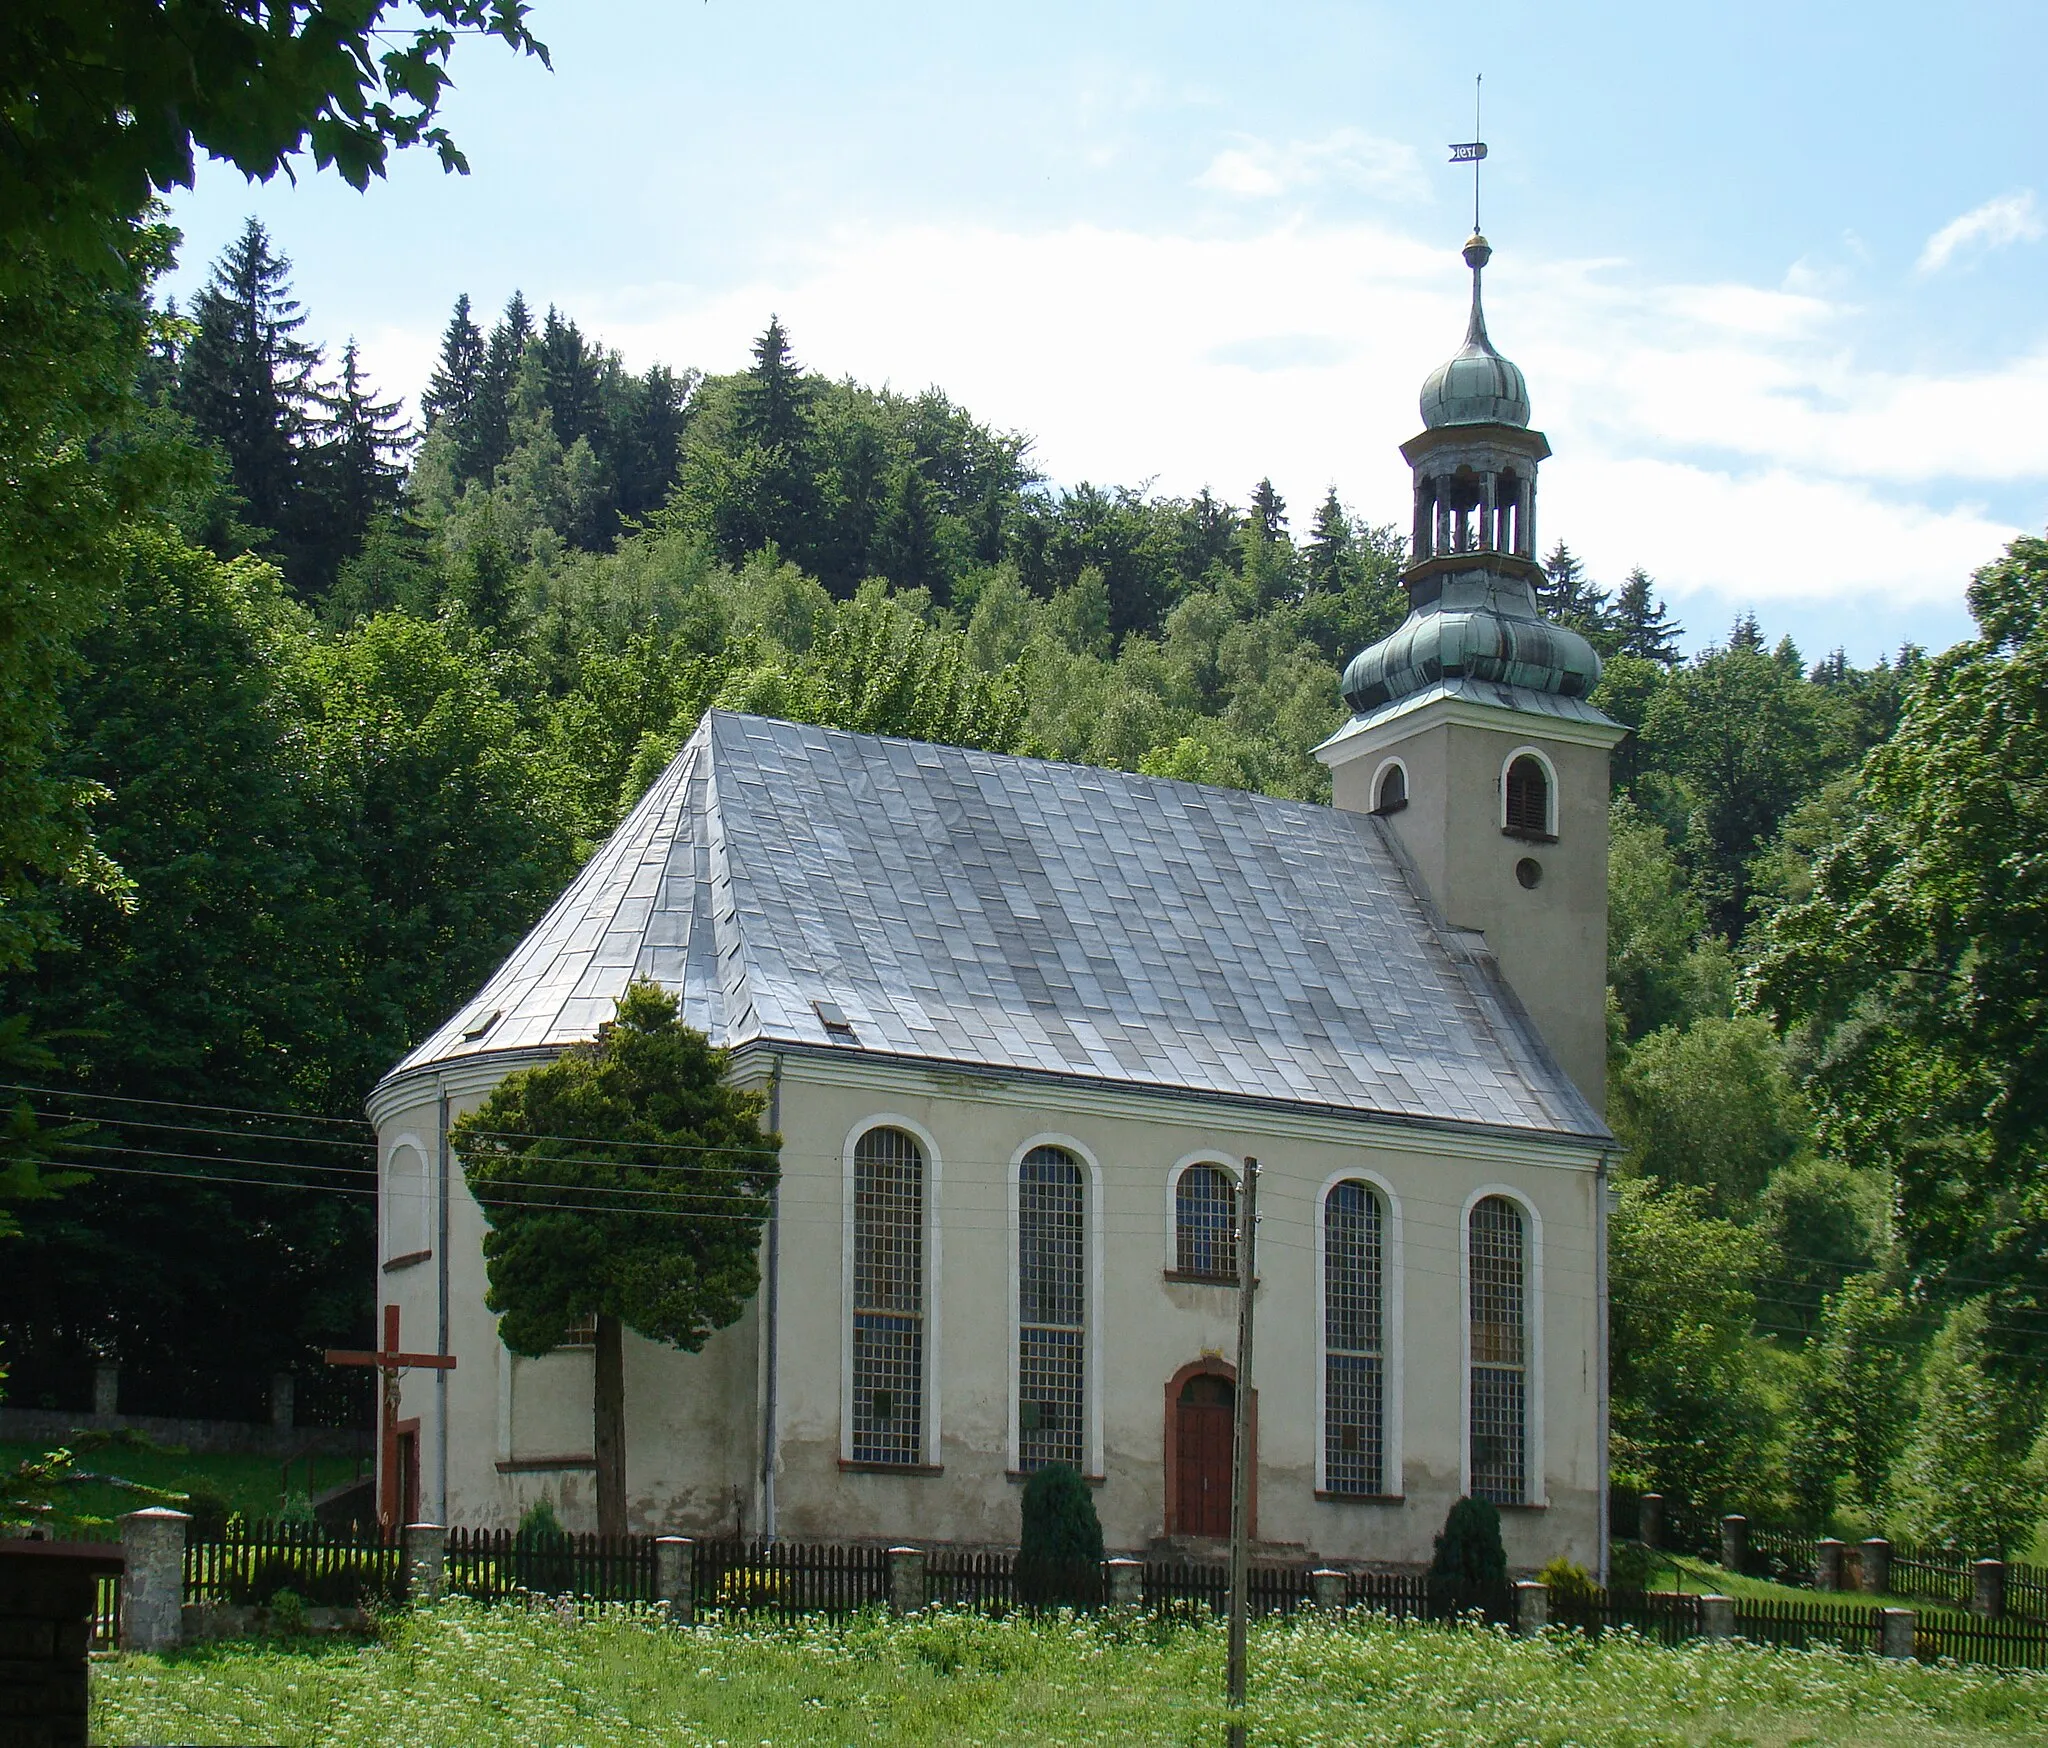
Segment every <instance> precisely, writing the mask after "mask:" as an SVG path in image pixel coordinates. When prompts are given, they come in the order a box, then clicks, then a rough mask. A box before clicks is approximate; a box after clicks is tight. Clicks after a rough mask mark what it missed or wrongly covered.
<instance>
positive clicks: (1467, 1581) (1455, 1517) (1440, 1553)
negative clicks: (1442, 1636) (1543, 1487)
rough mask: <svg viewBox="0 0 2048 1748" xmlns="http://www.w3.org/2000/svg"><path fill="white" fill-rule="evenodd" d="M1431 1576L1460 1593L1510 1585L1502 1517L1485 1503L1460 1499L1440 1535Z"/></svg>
mask: <svg viewBox="0 0 2048 1748" xmlns="http://www.w3.org/2000/svg"><path fill="white" fill-rule="evenodd" d="M1429 1575H1430V1577H1431V1578H1434V1579H1437V1580H1439V1581H1441V1582H1443V1583H1446V1584H1455V1585H1457V1586H1458V1587H1459V1588H1460V1589H1461V1590H1476V1589H1478V1588H1479V1587H1481V1586H1482V1585H1489V1584H1505V1583H1506V1582H1507V1581H1508V1556H1507V1550H1506V1549H1505V1548H1503V1547H1502V1546H1501V1540H1500V1513H1499V1512H1498V1511H1496V1510H1495V1509H1494V1508H1493V1506H1492V1504H1491V1503H1490V1502H1489V1501H1487V1500H1484V1499H1472V1498H1469V1497H1468V1498H1464V1499H1460V1500H1459V1501H1458V1502H1457V1503H1456V1504H1455V1505H1453V1506H1452V1507H1451V1509H1450V1513H1449V1515H1447V1516H1446V1517H1445V1518H1444V1527H1443V1528H1442V1529H1441V1530H1439V1531H1438V1532H1437V1537H1436V1551H1435V1554H1434V1555H1433V1556H1432V1558H1431V1560H1430V1562H1429Z"/></svg>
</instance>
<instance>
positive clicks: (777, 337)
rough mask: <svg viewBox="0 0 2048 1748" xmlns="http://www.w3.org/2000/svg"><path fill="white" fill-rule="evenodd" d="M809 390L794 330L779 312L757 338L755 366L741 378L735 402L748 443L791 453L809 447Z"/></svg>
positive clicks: (736, 422)
mask: <svg viewBox="0 0 2048 1748" xmlns="http://www.w3.org/2000/svg"><path fill="white" fill-rule="evenodd" d="M809 411H810V394H809V392H808V385H807V384H806V383H805V382H804V373H803V366H802V365H800V364H798V363H797V361H796V360H795V359H794V358H792V357H791V356H790V352H789V331H788V329H786V328H784V327H783V325H782V318H781V317H780V316H770V317H769V318H768V326H767V328H766V329H765V330H764V331H763V333H762V335H761V337H760V338H759V339H758V340H756V341H755V342H754V367H753V369H751V370H749V371H748V372H747V373H746V375H745V376H743V377H742V378H741V379H740V383H739V391H738V393H737V394H736V395H735V396H734V401H733V425H734V428H735V431H736V433H737V435H738V436H739V437H740V439H741V440H742V441H743V442H747V443H751V444H754V445H755V446H756V447H758V448H761V449H776V448H781V449H785V450H787V451H789V452H790V453H791V454H792V455H794V454H796V453H798V452H799V451H801V450H802V449H804V448H805V447H806V444H807V441H808V438H809V436H810V427H809V422H808V418H807V415H808V413H809Z"/></svg>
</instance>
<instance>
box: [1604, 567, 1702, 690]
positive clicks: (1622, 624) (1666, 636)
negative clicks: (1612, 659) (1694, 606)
mask: <svg viewBox="0 0 2048 1748" xmlns="http://www.w3.org/2000/svg"><path fill="white" fill-rule="evenodd" d="M1655 588H1656V584H1655V583H1654V582H1653V581H1652V580H1651V577H1650V573H1649V572H1648V571H1646V570H1644V569H1643V567H1642V566H1641V565H1637V566H1636V567H1635V569H1634V570H1632V571H1630V572H1629V573H1628V575H1627V576H1626V577H1624V578H1623V579H1622V584H1621V593H1620V594H1618V595H1616V596H1615V598H1614V610H1613V613H1612V616H1611V619H1612V624H1613V627H1614V632H1615V636H1616V638H1617V639H1618V642H1617V646H1616V653H1618V654H1620V655H1631V656H1640V657H1641V658H1642V659H1643V660H1644V661H1650V662H1661V663H1662V664H1663V665H1664V666H1665V667H1667V668H1675V667H1677V666H1678V664H1679V662H1680V661H1681V660H1683V659H1684V658H1683V657H1681V656H1680V655H1679V653H1678V640H1679V638H1680V637H1681V636H1683V635H1684V632H1685V627H1684V626H1683V625H1680V624H1678V623H1677V622H1676V621H1675V620H1674V619H1673V618H1672V617H1671V615H1670V612H1669V610H1668V609H1667V608H1666V607H1665V605H1664V603H1663V602H1662V601H1661V600H1659V599H1658V598H1657V596H1656V594H1655V592H1654V591H1655Z"/></svg>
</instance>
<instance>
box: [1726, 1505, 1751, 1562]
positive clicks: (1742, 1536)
mask: <svg viewBox="0 0 2048 1748" xmlns="http://www.w3.org/2000/svg"><path fill="white" fill-rule="evenodd" d="M1721 1564H1722V1565H1723V1566H1724V1567H1726V1568H1727V1569H1728V1570H1729V1571H1730V1572H1747V1571H1748V1570H1749V1519H1748V1518H1746V1517H1744V1516H1743V1515H1742V1514H1741V1513H1740V1512H1730V1513H1729V1514H1728V1515H1727V1516H1726V1517H1724V1518H1723V1519H1722V1520H1721Z"/></svg>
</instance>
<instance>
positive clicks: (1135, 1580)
mask: <svg viewBox="0 0 2048 1748" xmlns="http://www.w3.org/2000/svg"><path fill="white" fill-rule="evenodd" d="M1102 1599H1103V1601H1105V1602H1106V1603H1108V1604H1109V1606H1110V1607H1111V1608H1142V1607H1144V1605H1145V1562H1144V1561H1143V1560H1105V1561H1103V1562H1102Z"/></svg>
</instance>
